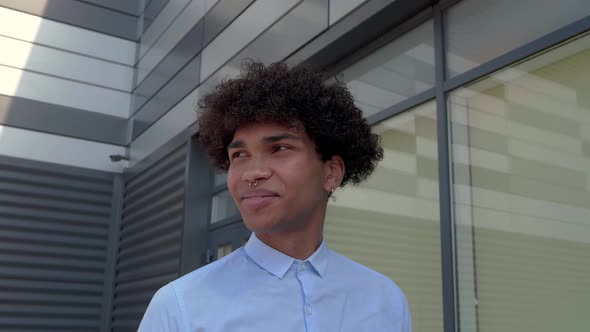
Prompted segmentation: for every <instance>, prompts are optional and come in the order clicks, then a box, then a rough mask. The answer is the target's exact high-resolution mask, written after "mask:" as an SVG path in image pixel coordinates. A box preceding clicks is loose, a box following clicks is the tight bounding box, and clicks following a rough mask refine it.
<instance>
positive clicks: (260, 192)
mask: <svg viewBox="0 0 590 332" xmlns="http://www.w3.org/2000/svg"><path fill="white" fill-rule="evenodd" d="M278 196H279V194H277V193H275V192H274V191H270V190H264V189H257V190H252V191H248V192H247V193H245V194H244V195H242V200H244V199H256V198H264V197H278Z"/></svg>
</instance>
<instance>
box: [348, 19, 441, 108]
mask: <svg viewBox="0 0 590 332" xmlns="http://www.w3.org/2000/svg"><path fill="white" fill-rule="evenodd" d="M433 45H434V42H433V30H432V21H428V22H426V23H423V24H422V25H420V26H418V27H416V28H415V29H413V30H412V31H410V32H408V33H406V34H404V35H403V36H401V37H399V38H398V39H396V40H395V41H393V42H391V43H389V44H387V45H386V46H384V47H382V48H380V49H378V50H377V51H375V52H374V53H372V54H371V55H369V56H367V57H366V58H363V59H362V60H360V61H359V62H357V63H355V64H354V65H352V66H350V67H348V68H347V69H345V70H344V71H342V75H341V78H342V80H343V81H344V82H345V83H346V85H347V86H348V88H349V90H350V92H351V93H352V95H353V96H354V98H355V101H356V104H357V106H358V107H359V108H360V109H361V110H362V111H363V113H364V114H365V116H369V115H371V114H374V113H377V112H379V111H381V110H384V109H387V108H389V107H391V106H393V105H395V104H397V103H399V102H401V101H403V100H405V99H407V98H409V97H412V96H414V95H416V94H418V93H420V92H423V91H425V90H428V89H429V88H432V87H433V86H434V48H433Z"/></svg>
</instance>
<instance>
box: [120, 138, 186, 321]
mask: <svg viewBox="0 0 590 332" xmlns="http://www.w3.org/2000/svg"><path fill="white" fill-rule="evenodd" d="M185 163H186V148H185V146H184V145H183V146H182V147H180V148H178V149H177V150H175V151H173V152H171V153H170V154H168V155H167V156H166V157H164V158H162V159H161V160H159V161H157V162H156V163H155V164H153V165H151V166H150V167H148V168H147V169H145V170H143V171H142V172H141V173H139V174H136V175H134V176H133V177H132V178H129V179H127V180H126V183H125V200H124V204H123V221H122V225H121V233H120V239H119V252H118V255H117V267H116V277H115V296H114V299H113V313H112V323H111V327H112V331H116V332H120V331H137V328H138V326H139V322H140V321H141V318H142V316H143V313H144V312H145V309H146V307H147V305H148V303H149V301H150V299H151V298H152V296H153V295H154V293H155V292H156V291H157V290H158V289H159V288H160V287H162V286H164V285H165V284H166V283H168V282H170V281H172V280H174V279H176V278H177V277H178V276H179V273H180V250H181V242H182V241H181V240H182V225H183V215H184V190H185V188H184V182H185V180H184V177H185Z"/></svg>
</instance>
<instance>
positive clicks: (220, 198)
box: [211, 190, 240, 223]
mask: <svg viewBox="0 0 590 332" xmlns="http://www.w3.org/2000/svg"><path fill="white" fill-rule="evenodd" d="M239 213H240V211H239V210H238V208H237V206H236V204H235V203H234V200H233V198H232V197H231V195H230V193H229V191H227V190H225V191H222V192H220V193H217V194H215V195H213V199H212V201H211V223H216V222H218V221H220V220H223V219H225V218H228V217H233V216H236V215H239Z"/></svg>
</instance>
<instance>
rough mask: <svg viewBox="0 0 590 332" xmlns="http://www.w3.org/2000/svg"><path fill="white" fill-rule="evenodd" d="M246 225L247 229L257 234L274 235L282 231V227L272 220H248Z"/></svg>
mask: <svg viewBox="0 0 590 332" xmlns="http://www.w3.org/2000/svg"><path fill="white" fill-rule="evenodd" d="M244 225H246V228H248V230H250V231H251V232H253V233H255V234H273V233H277V232H280V231H281V228H282V227H281V226H280V225H279V224H278V223H276V222H273V221H271V220H268V221H262V220H256V221H253V220H246V219H244Z"/></svg>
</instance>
